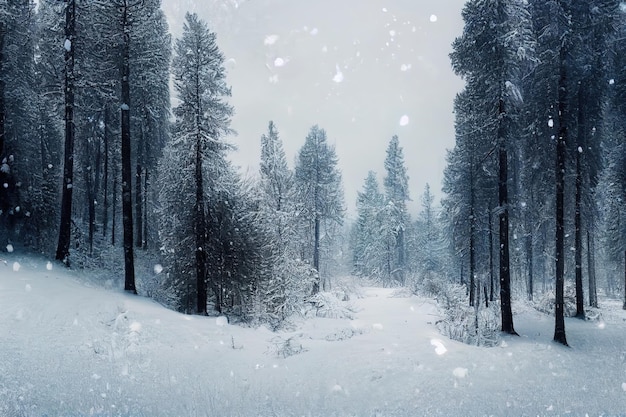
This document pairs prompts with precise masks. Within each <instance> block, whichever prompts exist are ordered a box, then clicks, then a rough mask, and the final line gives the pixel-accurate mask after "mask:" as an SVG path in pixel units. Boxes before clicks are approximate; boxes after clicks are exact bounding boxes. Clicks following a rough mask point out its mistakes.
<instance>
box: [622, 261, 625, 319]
mask: <svg viewBox="0 0 626 417" xmlns="http://www.w3.org/2000/svg"><path fill="white" fill-rule="evenodd" d="M622 308H623V309H624V310H626V249H625V250H624V305H623V306H622Z"/></svg>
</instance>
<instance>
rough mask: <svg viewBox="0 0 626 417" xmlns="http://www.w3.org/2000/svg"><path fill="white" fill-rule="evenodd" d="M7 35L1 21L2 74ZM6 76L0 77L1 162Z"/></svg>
mask: <svg viewBox="0 0 626 417" xmlns="http://www.w3.org/2000/svg"><path fill="white" fill-rule="evenodd" d="M5 35H6V25H5V24H4V23H3V22H0V74H1V73H3V72H4V71H3V69H4V37H5ZM5 86H6V85H5V83H4V77H0V163H1V162H2V160H3V159H4V158H3V155H4V153H3V152H4V121H5V117H6V116H5V115H6V108H5V102H4V91H5Z"/></svg>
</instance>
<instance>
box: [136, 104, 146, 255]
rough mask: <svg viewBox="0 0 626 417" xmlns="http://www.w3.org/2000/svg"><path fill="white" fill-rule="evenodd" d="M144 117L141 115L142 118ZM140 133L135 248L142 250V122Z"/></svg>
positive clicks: (143, 134) (143, 135)
mask: <svg viewBox="0 0 626 417" xmlns="http://www.w3.org/2000/svg"><path fill="white" fill-rule="evenodd" d="M144 116H145V115H143V114H142V118H143V117H144ZM140 125H141V132H140V133H139V143H138V144H137V157H136V159H137V165H136V169H135V222H136V224H135V234H136V236H135V246H136V247H138V248H143V199H144V196H143V193H142V189H143V180H142V175H143V165H144V144H145V140H146V138H145V132H144V128H143V121H142V122H141V124H140Z"/></svg>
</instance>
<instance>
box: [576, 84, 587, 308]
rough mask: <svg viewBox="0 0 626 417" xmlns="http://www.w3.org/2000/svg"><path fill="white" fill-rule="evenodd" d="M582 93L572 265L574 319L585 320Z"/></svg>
mask: <svg viewBox="0 0 626 417" xmlns="http://www.w3.org/2000/svg"><path fill="white" fill-rule="evenodd" d="M583 105H584V103H583V92H582V85H579V87H578V134H577V135H576V195H575V208H574V263H575V265H576V266H575V273H576V317H577V318H579V319H583V320H584V318H585V301H584V294H583V265H582V264H583V239H582V218H581V205H582V204H581V201H582V193H583V173H582V161H581V159H582V148H583V143H584V142H585V141H584V139H583V135H584V134H585V119H584V117H585V116H584V113H583Z"/></svg>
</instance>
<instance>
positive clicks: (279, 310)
mask: <svg viewBox="0 0 626 417" xmlns="http://www.w3.org/2000/svg"><path fill="white" fill-rule="evenodd" d="M253 201H257V204H258V209H257V210H254V211H255V212H257V213H258V224H257V225H256V226H255V227H254V230H255V231H260V230H262V231H264V233H265V234H266V235H267V236H268V241H267V243H266V247H267V253H266V261H265V264H266V265H267V267H266V270H267V271H266V272H265V273H264V274H262V276H266V279H265V280H258V283H257V287H256V291H257V301H256V304H257V305H256V307H255V308H256V310H260V311H257V312H256V314H257V316H258V319H263V318H265V319H267V320H268V321H270V323H271V324H272V325H273V326H275V327H278V326H279V325H280V323H282V322H283V321H284V320H285V319H286V318H287V317H289V316H290V315H292V314H294V313H297V312H298V311H299V308H300V307H301V306H302V303H303V301H304V299H305V297H306V296H307V295H308V293H307V292H306V289H307V288H308V285H307V284H312V282H311V283H309V282H307V281H306V280H304V278H306V277H308V276H309V275H310V274H309V270H308V268H307V267H306V265H305V264H304V263H303V262H302V261H300V260H298V259H297V255H296V253H297V245H296V244H295V238H296V226H297V212H296V211H295V206H296V204H295V184H294V175H293V172H292V171H291V170H290V169H289V167H288V166H287V158H286V156H285V151H284V149H283V144H282V141H281V139H280V137H279V134H278V130H277V128H276V125H275V124H274V122H269V125H268V131H267V133H266V134H263V135H262V136H261V167H260V181H259V195H258V197H257V200H253Z"/></svg>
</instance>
